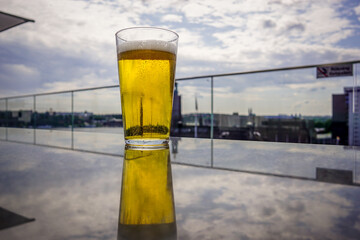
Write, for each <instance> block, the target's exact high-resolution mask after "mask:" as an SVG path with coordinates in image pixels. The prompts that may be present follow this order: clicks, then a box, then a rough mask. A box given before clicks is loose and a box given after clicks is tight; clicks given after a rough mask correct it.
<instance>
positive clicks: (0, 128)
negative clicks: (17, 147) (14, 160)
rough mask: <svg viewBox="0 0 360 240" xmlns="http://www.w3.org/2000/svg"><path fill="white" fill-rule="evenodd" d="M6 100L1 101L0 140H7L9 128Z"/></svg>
mask: <svg viewBox="0 0 360 240" xmlns="http://www.w3.org/2000/svg"><path fill="white" fill-rule="evenodd" d="M6 101H7V100H6V99H0V140H6V126H7V113H6Z"/></svg>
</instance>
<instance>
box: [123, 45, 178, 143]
mask: <svg viewBox="0 0 360 240" xmlns="http://www.w3.org/2000/svg"><path fill="white" fill-rule="evenodd" d="M175 63H176V56H175V54H174V53H171V52H166V51H160V50H152V49H141V50H136V49H135V50H129V51H124V52H120V53H119V54H118V64H119V80H120V91H121V107H122V112H123V123H124V129H125V139H168V138H169V134H170V125H171V114H172V99H173V91H174V78H175Z"/></svg>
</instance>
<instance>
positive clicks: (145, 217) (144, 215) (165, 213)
mask: <svg viewBox="0 0 360 240" xmlns="http://www.w3.org/2000/svg"><path fill="white" fill-rule="evenodd" d="M176 235H177V234H176V214H175V206H174V194H173V184H172V174H171V163H170V151H169V146H168V145H165V146H162V147H161V148H160V147H159V148H155V149H151V148H150V149H149V148H139V147H137V146H134V147H133V148H132V147H131V146H130V145H126V146H125V156H124V164H123V173H122V184H121V198H120V209H119V224H118V239H129V240H132V239H134V240H138V239H147V240H155V239H156V240H162V239H167V240H170V239H176Z"/></svg>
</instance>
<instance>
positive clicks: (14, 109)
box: [7, 97, 34, 143]
mask: <svg viewBox="0 0 360 240" xmlns="http://www.w3.org/2000/svg"><path fill="white" fill-rule="evenodd" d="M7 109H8V115H7V126H8V129H7V139H8V140H10V141H17V142H25V143H33V142H34V130H33V124H34V118H33V116H34V98H33V97H19V98H10V99H8V100H7Z"/></svg>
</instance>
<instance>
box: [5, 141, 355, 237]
mask: <svg viewBox="0 0 360 240" xmlns="http://www.w3.org/2000/svg"><path fill="white" fill-rule="evenodd" d="M119 147H120V148H122V149H120V150H119V154H118V156H117V155H115V154H113V155H110V154H107V155H106V154H99V153H91V152H86V151H85V152H84V151H79V150H70V149H63V148H53V147H44V146H37V145H33V144H24V143H16V142H9V141H0V153H1V154H0V193H1V194H0V207H1V209H2V210H1V211H0V223H1V221H2V223H1V224H2V225H4V223H5V225H4V227H3V228H2V229H1V230H0V239H9V240H11V239H117V238H118V235H119V236H120V237H121V236H123V235H122V234H121V231H122V228H121V227H119V226H120V225H119V215H120V201H121V198H122V196H121V192H122V187H124V186H122V179H123V176H122V175H123V166H124V161H125V160H124V146H123V145H122V146H119ZM357 153H358V149H356V148H346V147H342V146H325V145H306V144H288V143H264V142H247V141H230V140H213V141H211V140H208V139H186V138H182V139H172V142H171V144H170V159H171V168H170V169H168V170H167V171H170V173H171V174H169V172H167V174H166V176H167V178H169V177H170V178H171V179H170V182H171V181H172V189H171V190H172V191H171V192H172V194H173V195H172V196H173V204H174V206H173V207H174V210H175V219H176V220H175V221H174V225H175V229H176V230H174V232H173V233H172V235H171V237H169V238H164V239H359V236H360V176H359V172H360V161H359V160H358V159H357ZM169 167H170V166H169ZM164 176H165V175H164ZM168 181H169V179H168ZM137 201H138V199H134V202H135V203H136V202H137ZM8 212H11V213H13V215H14V214H15V213H16V214H17V215H20V216H22V219H23V222H21V219H20V218H19V219H20V220H19V221H18V223H14V224H13V226H11V224H10V220H9V219H10V218H9V217H7V216H8V215H6V213H8ZM6 223H9V224H10V226H6ZM1 224H0V225H1ZM9 224H8V225H9ZM144 239H146V238H144ZM158 239H161V237H159V238H158Z"/></svg>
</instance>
